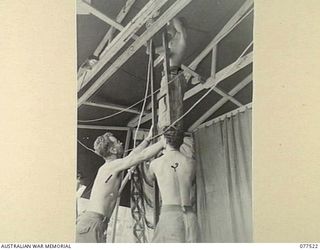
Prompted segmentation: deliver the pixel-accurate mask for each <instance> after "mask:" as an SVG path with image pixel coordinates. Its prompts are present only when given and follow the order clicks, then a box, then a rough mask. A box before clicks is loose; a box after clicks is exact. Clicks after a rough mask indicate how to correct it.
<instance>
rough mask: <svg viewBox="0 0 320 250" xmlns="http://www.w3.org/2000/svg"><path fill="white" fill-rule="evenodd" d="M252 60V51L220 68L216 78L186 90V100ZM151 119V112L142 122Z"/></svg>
mask: <svg viewBox="0 0 320 250" xmlns="http://www.w3.org/2000/svg"><path fill="white" fill-rule="evenodd" d="M252 60H253V53H252V52H250V53H248V54H247V55H245V56H243V57H241V58H240V59H239V60H237V61H236V62H234V63H232V64H230V65H228V66H227V67H225V68H224V69H222V70H220V71H219V72H218V73H216V74H215V78H213V77H209V78H208V79H207V80H206V82H205V83H203V84H201V83H200V84H198V85H196V86H194V87H193V88H191V89H190V90H188V91H186V93H185V94H184V97H183V100H184V101H185V100H187V99H189V98H191V97H192V96H194V95H196V94H197V93H199V92H200V91H202V90H204V89H209V88H211V87H212V86H214V85H217V84H218V83H219V82H221V81H223V80H224V79H226V78H228V77H229V76H231V75H233V74H234V73H236V72H238V71H239V70H240V69H242V68H244V67H245V66H247V65H249V64H250V63H252ZM215 88H216V89H218V88H217V87H215ZM219 90H220V89H219ZM219 90H218V91H219ZM219 94H220V93H219ZM226 98H227V100H230V97H226ZM158 99H159V96H158ZM237 105H238V104H237ZM148 108H149V105H148V106H147V110H148ZM138 119H139V116H136V117H134V118H132V119H131V120H130V121H129V123H128V126H129V127H135V126H137V122H138ZM150 119H151V115H149V114H148V115H145V116H143V117H142V123H144V122H147V121H149V120H150Z"/></svg>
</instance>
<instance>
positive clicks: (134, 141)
mask: <svg viewBox="0 0 320 250" xmlns="http://www.w3.org/2000/svg"><path fill="white" fill-rule="evenodd" d="M151 59H152V56H151V55H150V56H149V62H148V73H147V74H148V75H147V86H146V91H145V94H144V100H143V104H142V108H141V113H140V116H139V120H138V126H137V129H136V132H135V133H134V139H133V147H134V148H135V147H136V141H137V135H138V131H139V128H140V125H141V119H142V116H143V112H144V109H145V106H146V102H147V96H148V91H149V84H150V70H151V67H152V66H151V63H152V62H151Z"/></svg>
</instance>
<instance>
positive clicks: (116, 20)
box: [75, 0, 254, 243]
mask: <svg viewBox="0 0 320 250" xmlns="http://www.w3.org/2000/svg"><path fill="white" fill-rule="evenodd" d="M253 30H254V2H253V0H77V4H76V38H75V39H76V44H77V46H76V48H77V50H76V53H77V58H76V61H77V93H75V95H77V128H76V130H77V136H76V137H77V156H76V160H77V164H76V168H77V169H76V173H77V175H76V176H75V178H76V179H77V187H76V192H75V202H76V211H75V213H76V221H75V228H76V230H75V231H76V233H75V242H77V243H238V242H241V243H250V242H253V226H252V223H253V213H252V204H253V201H252V169H253V166H252V109H253V108H254V102H253V99H254V97H253V93H254V84H253V79H254V77H253V65H254V62H253V53H254V39H253V37H254V36H253V33H254V32H253ZM75 84H76V83H75Z"/></svg>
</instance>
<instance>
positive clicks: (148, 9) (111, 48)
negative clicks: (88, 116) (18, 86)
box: [78, 0, 191, 104]
mask: <svg viewBox="0 0 320 250" xmlns="http://www.w3.org/2000/svg"><path fill="white" fill-rule="evenodd" d="M167 1H168V0H150V1H149V2H148V3H147V4H146V5H145V6H144V7H143V9H142V10H140V12H139V13H138V14H137V15H136V16H135V17H134V18H133V19H132V20H131V21H130V22H129V23H128V24H127V25H126V27H124V29H122V31H121V32H120V33H119V34H118V35H117V36H116V37H115V38H114V39H113V40H112V42H111V43H110V44H109V45H108V47H107V48H106V49H107V50H108V53H106V54H105V55H104V56H103V57H100V60H99V61H98V63H97V64H96V65H95V67H94V68H93V69H92V70H91V71H90V72H89V73H88V75H87V77H86V79H85V81H84V82H83V86H86V85H87V84H88V82H89V81H91V80H92V78H94V76H96V74H97V73H98V72H99V71H100V70H101V69H102V68H103V67H104V66H105V65H106V64H107V63H108V62H109V61H110V60H111V59H112V58H113V57H114V56H115V55H116V54H117V53H118V52H119V51H120V50H121V49H123V48H124V46H125V45H126V44H127V42H128V41H129V40H130V39H131V38H132V37H133V36H134V35H135V33H136V32H137V31H138V30H139V29H140V28H141V27H142V26H143V25H144V24H145V23H146V22H147V21H148V20H149V19H150V18H151V17H152V16H154V14H155V13H156V12H157V11H158V10H159V9H160V8H161V7H162V6H163V5H165V3H166V2H167ZM185 1H186V2H188V1H191V0H183V1H182V0H181V1H179V2H178V3H180V2H182V3H184V2H185ZM182 5H183V4H182ZM173 6H174V4H173ZM171 8H172V7H171ZM166 21H167V20H166ZM157 22H158V20H157V21H156V22H155V23H157ZM153 26H155V25H153ZM161 27H162V26H161ZM161 27H159V28H158V27H157V28H158V29H157V31H158V30H159V29H160V28H161ZM145 33H146V32H145ZM147 33H148V32H147ZM149 39H150V38H149V37H148V39H146V40H145V39H143V38H141V39H137V41H136V43H133V44H131V47H130V48H128V49H127V50H126V51H128V53H129V54H130V56H131V55H133V51H137V50H138V49H139V48H140V47H142V46H143V45H144V44H145V43H146V42H147V41H148V40H149ZM137 43H142V44H141V46H140V44H139V45H138V46H136V45H137ZM132 48H133V49H132ZM124 54H125V53H124ZM130 56H127V55H126V57H125V59H126V60H125V61H127V60H128V58H130ZM120 57H121V56H120ZM120 57H118V60H119V58H120ZM118 60H116V61H118ZM125 61H124V62H125ZM124 62H123V63H124ZM117 68H118V67H117ZM99 79H101V78H99ZM95 83H96V82H95ZM89 90H90V89H88V90H87V91H89ZM90 92H91V91H90ZM90 95H91V93H90ZM86 100H87V99H86ZM86 100H84V101H86ZM78 104H79V102H78ZM80 104H82V101H81V103H80Z"/></svg>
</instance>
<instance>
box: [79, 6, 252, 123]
mask: <svg viewBox="0 0 320 250" xmlns="http://www.w3.org/2000/svg"><path fill="white" fill-rule="evenodd" d="M252 11H253V8H251V9H250V10H249V11H248V12H247V13H246V14H245V15H244V16H243V17H241V18H240V19H239V20H238V21H237V22H236V23H235V24H234V25H233V26H232V27H231V28H230V29H229V31H231V30H232V29H233V28H234V27H236V26H237V25H238V24H239V23H240V22H241V21H242V20H243V19H245V18H246V17H247V16H248V15H249V14H250V13H251V12H252ZM226 34H228V33H226ZM225 36H226V35H224V36H222V37H220V39H219V40H218V42H219V41H221V40H222V39H223V38H224V37H225ZM181 74H184V71H182V72H180V73H179V74H177V75H176V76H175V77H174V78H173V79H171V80H170V81H169V82H168V83H167V85H169V84H170V83H172V82H173V81H174V80H175V79H176V78H178V77H179V76H180V75H181ZM159 91H160V88H158V89H157V90H155V91H154V92H153V93H151V94H150V95H148V96H147V97H145V98H143V99H141V100H140V101H138V102H136V103H134V104H132V105H131V106H129V107H127V108H125V109H123V110H120V111H118V112H116V113H113V114H111V115H107V116H103V117H100V118H96V119H88V120H78V122H83V123H86V122H88V123H90V122H96V121H102V120H105V119H108V118H111V117H114V116H117V115H119V114H121V113H123V112H126V111H127V110H129V109H131V108H133V107H135V106H136V105H138V104H140V103H141V102H144V101H145V99H146V98H149V97H151V96H152V95H153V94H156V93H157V92H159Z"/></svg>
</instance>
